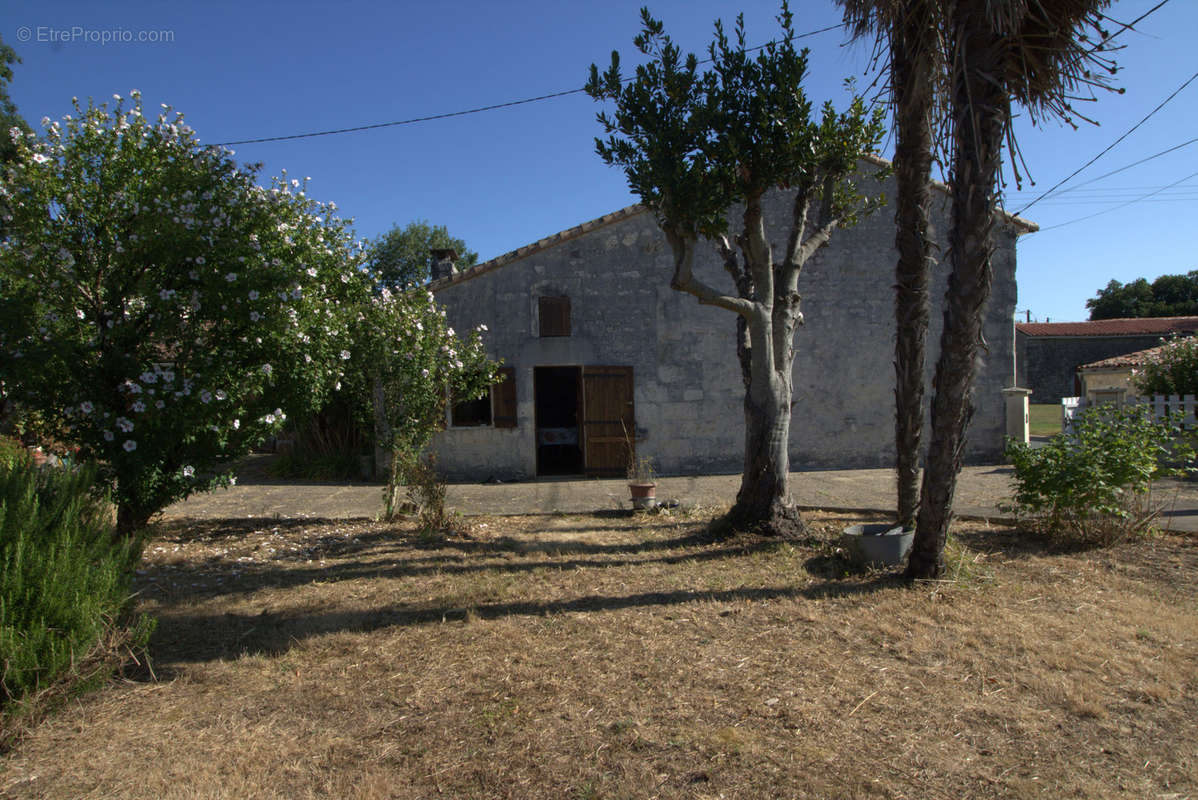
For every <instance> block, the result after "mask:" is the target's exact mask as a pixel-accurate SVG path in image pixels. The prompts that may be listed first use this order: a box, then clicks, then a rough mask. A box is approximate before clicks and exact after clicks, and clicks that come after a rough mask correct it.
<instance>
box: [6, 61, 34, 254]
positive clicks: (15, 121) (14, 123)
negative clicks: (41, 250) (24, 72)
mask: <svg viewBox="0 0 1198 800" xmlns="http://www.w3.org/2000/svg"><path fill="white" fill-rule="evenodd" d="M20 63H21V59H20V58H19V57H18V56H17V54H16V52H15V51H14V50H13V49H12V48H11V47H9V46H8V45H6V44H5V43H4V40H3V39H0V164H7V163H8V162H9V161H12V160H13V159H15V158H16V155H17V147H16V145H15V144H14V143H13V140H12V137H11V136H10V135H9V131H10V130H11V129H12V128H17V129H18V130H19V131H21V132H22V133H28V132H29V125H28V124H26V122H25V120H24V119H22V118H21V115H20V114H19V113H17V106H16V104H15V103H14V102H13V101H12V98H11V97H9V95H8V84H9V83H11V82H12V65H13V64H20ZM0 230H3V227H2V225H0Z"/></svg>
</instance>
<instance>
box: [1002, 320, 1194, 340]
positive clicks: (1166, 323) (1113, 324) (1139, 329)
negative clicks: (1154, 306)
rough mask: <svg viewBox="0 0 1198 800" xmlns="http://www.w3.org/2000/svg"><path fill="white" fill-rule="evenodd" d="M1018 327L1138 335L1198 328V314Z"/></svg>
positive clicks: (1030, 331) (1036, 332)
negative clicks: (1196, 315) (1192, 315)
mask: <svg viewBox="0 0 1198 800" xmlns="http://www.w3.org/2000/svg"><path fill="white" fill-rule="evenodd" d="M1015 329H1016V330H1017V331H1019V332H1020V333H1022V334H1025V335H1027V336H1137V335H1145V334H1149V335H1151V334H1156V335H1159V336H1164V335H1166V334H1170V333H1194V332H1195V331H1198V317H1136V318H1131V319H1098V320H1093V321H1091V322H1020V323H1018V324H1017V325H1016V326H1015Z"/></svg>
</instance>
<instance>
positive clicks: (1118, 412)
mask: <svg viewBox="0 0 1198 800" xmlns="http://www.w3.org/2000/svg"><path fill="white" fill-rule="evenodd" d="M1007 456H1008V458H1010V460H1011V463H1012V464H1013V465H1014V467H1015V510H1016V511H1017V512H1018V513H1019V514H1020V515H1021V516H1027V517H1028V518H1029V520H1031V521H1032V522H1034V523H1035V524H1036V525H1038V526H1039V527H1040V528H1042V529H1043V530H1044V531H1045V532H1047V533H1049V534H1050V535H1053V536H1058V537H1061V538H1064V539H1066V540H1071V541H1074V542H1079V543H1087V544H1111V543H1114V542H1117V541H1121V540H1123V539H1125V538H1127V537H1129V536H1131V535H1135V534H1140V533H1143V532H1145V531H1146V530H1148V528H1149V527H1150V525H1151V522H1152V520H1153V519H1154V517H1155V510H1154V509H1153V508H1152V505H1151V503H1150V502H1149V499H1150V498H1149V491H1150V489H1151V488H1152V482H1153V481H1154V480H1156V479H1158V478H1160V477H1163V476H1165V475H1171V474H1179V473H1180V472H1181V471H1182V470H1180V469H1179V468H1177V467H1173V466H1170V465H1171V464H1177V463H1180V464H1187V463H1189V462H1190V461H1191V460H1192V458H1193V451H1192V450H1191V449H1190V448H1189V446H1188V445H1186V444H1185V442H1184V436H1183V433H1182V430H1181V428H1180V426H1179V424H1178V420H1176V419H1169V420H1162V421H1158V420H1154V419H1153V418H1152V417H1151V415H1150V414H1149V411H1148V409H1146V408H1144V407H1142V406H1131V407H1126V408H1122V409H1120V408H1116V407H1114V406H1097V407H1095V408H1092V409H1090V410H1089V411H1087V412H1085V413H1083V414H1080V415H1078V417H1077V418H1076V419H1075V420H1074V423H1073V435H1072V436H1068V435H1062V436H1057V437H1055V438H1053V439H1052V440H1051V441H1050V442H1049V443H1048V444H1047V445H1046V446H1044V447H1040V448H1036V449H1033V448H1031V447H1029V446H1028V445H1026V444H1023V443H1022V442H1010V443H1009V444H1008V447H1007Z"/></svg>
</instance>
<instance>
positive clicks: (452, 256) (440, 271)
mask: <svg viewBox="0 0 1198 800" xmlns="http://www.w3.org/2000/svg"><path fill="white" fill-rule="evenodd" d="M432 253H433V270H432V279H433V280H435V281H439V280H441V279H442V278H448V277H450V276H451V275H456V274H457V273H458V268H457V267H455V266H454V265H453V262H454V261H455V260H457V257H458V251H457V250H454V249H453V248H448V249H434V250H433V251H432Z"/></svg>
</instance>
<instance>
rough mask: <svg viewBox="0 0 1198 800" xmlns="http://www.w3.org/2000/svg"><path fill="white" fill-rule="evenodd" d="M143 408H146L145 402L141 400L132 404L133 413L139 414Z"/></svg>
mask: <svg viewBox="0 0 1198 800" xmlns="http://www.w3.org/2000/svg"><path fill="white" fill-rule="evenodd" d="M145 410H146V404H145V403H143V402H142V401H140V400H138V401H137V402H136V403H134V404H133V412H134V413H135V414H140V413H141V412H143V411H145Z"/></svg>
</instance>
